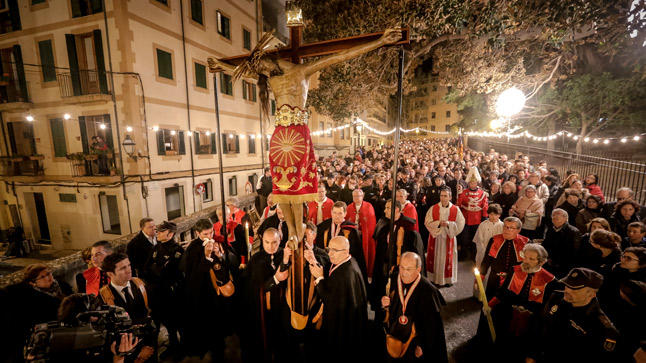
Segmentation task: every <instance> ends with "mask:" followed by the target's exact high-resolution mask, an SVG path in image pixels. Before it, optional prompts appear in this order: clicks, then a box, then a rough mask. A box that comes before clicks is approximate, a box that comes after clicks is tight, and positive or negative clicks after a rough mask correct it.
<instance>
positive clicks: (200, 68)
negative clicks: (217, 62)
mask: <svg viewBox="0 0 646 363" xmlns="http://www.w3.org/2000/svg"><path fill="white" fill-rule="evenodd" d="M195 86H197V87H201V88H206V67H205V66H204V65H203V64H199V63H195Z"/></svg>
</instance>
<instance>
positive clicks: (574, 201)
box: [558, 189, 584, 226]
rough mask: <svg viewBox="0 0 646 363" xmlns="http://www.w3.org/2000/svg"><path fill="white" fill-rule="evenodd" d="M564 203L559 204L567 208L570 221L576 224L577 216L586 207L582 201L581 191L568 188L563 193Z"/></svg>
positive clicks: (560, 206) (564, 208) (562, 207)
mask: <svg viewBox="0 0 646 363" xmlns="http://www.w3.org/2000/svg"><path fill="white" fill-rule="evenodd" d="M563 197H565V199H564V203H561V204H559V205H558V207H559V208H561V209H563V210H565V211H566V212H567V214H568V223H569V224H571V225H573V226H576V216H577V215H578V214H579V211H580V210H582V209H583V208H584V205H583V202H582V201H581V192H580V191H578V190H575V189H568V190H566V191H565V193H563Z"/></svg>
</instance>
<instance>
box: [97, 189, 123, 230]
mask: <svg viewBox="0 0 646 363" xmlns="http://www.w3.org/2000/svg"><path fill="white" fill-rule="evenodd" d="M99 207H100V210H101V222H102V223H103V233H110V234H121V223H120V222H119V203H118V202H117V196H116V195H106V194H105V192H100V193H99Z"/></svg>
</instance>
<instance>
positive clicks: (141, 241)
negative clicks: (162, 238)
mask: <svg viewBox="0 0 646 363" xmlns="http://www.w3.org/2000/svg"><path fill="white" fill-rule="evenodd" d="M139 228H141V231H139V233H137V235H136V236H135V237H134V238H133V239H131V240H130V242H128V246H127V247H126V254H127V255H128V259H129V260H130V263H131V264H132V271H133V273H134V275H135V276H139V277H141V276H142V273H143V270H144V266H145V265H146V262H147V261H148V258H149V257H150V255H151V254H152V251H153V247H155V245H156V244H157V238H156V237H155V221H154V220H153V219H152V218H142V219H141V220H140V221H139Z"/></svg>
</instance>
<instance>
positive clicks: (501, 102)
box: [496, 87, 525, 117]
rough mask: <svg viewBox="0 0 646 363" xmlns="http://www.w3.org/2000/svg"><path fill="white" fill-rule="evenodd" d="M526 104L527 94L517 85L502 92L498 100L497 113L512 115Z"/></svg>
mask: <svg viewBox="0 0 646 363" xmlns="http://www.w3.org/2000/svg"><path fill="white" fill-rule="evenodd" d="M524 106H525V94H524V93H523V91H521V90H519V89H518V88H516V87H512V88H510V89H508V90H506V91H504V92H502V93H501V94H500V96H498V100H497V101H496V113H497V114H498V115H500V116H503V117H511V116H513V115H515V114H517V113H518V112H520V110H522V109H523V107H524Z"/></svg>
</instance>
